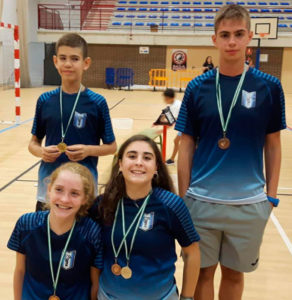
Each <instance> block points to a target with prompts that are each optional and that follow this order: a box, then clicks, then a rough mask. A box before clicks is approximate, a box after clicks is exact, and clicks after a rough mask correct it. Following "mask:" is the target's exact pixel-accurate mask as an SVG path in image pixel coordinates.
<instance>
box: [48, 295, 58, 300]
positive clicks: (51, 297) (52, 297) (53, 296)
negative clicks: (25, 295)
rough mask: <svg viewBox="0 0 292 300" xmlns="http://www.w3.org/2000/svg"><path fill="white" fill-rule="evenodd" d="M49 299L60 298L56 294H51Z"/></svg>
mask: <svg viewBox="0 0 292 300" xmlns="http://www.w3.org/2000/svg"><path fill="white" fill-rule="evenodd" d="M49 300H60V298H59V297H58V296H56V295H52V296H50V298H49Z"/></svg>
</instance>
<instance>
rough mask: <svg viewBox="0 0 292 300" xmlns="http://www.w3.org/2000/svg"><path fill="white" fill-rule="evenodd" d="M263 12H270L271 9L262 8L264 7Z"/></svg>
mask: <svg viewBox="0 0 292 300" xmlns="http://www.w3.org/2000/svg"><path fill="white" fill-rule="evenodd" d="M261 12H263V13H268V12H270V10H269V9H268V8H262V9H261Z"/></svg>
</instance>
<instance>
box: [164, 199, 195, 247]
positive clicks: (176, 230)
mask: <svg viewBox="0 0 292 300" xmlns="http://www.w3.org/2000/svg"><path fill="white" fill-rule="evenodd" d="M173 201H174V203H173V205H171V207H170V208H169V210H170V220H171V225H170V227H171V231H172V233H173V236H174V238H175V239H177V241H178V243H179V244H180V246H181V247H187V246H189V245H191V244H192V243H194V242H198V241H199V240H200V236H199V234H198V233H197V231H196V229H195V227H194V225H193V221H192V219H191V216H190V213H189V211H188V209H187V207H186V206H185V204H184V202H183V200H182V199H181V198H180V197H178V196H176V197H175V198H174V199H173Z"/></svg>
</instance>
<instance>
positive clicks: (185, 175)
mask: <svg viewBox="0 0 292 300" xmlns="http://www.w3.org/2000/svg"><path fill="white" fill-rule="evenodd" d="M194 153H195V141H194V138H193V137H192V136H190V135H188V134H184V133H183V134H182V136H181V139H180V144H179V150H178V160H177V175H178V190H179V195H180V197H182V198H183V197H184V195H185V194H186V191H187V189H188V187H189V185H190V179H191V169H192V161H193V156H194Z"/></svg>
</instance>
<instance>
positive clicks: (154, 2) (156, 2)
mask: <svg viewBox="0 0 292 300" xmlns="http://www.w3.org/2000/svg"><path fill="white" fill-rule="evenodd" d="M150 4H153V5H158V1H151V2H150Z"/></svg>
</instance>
